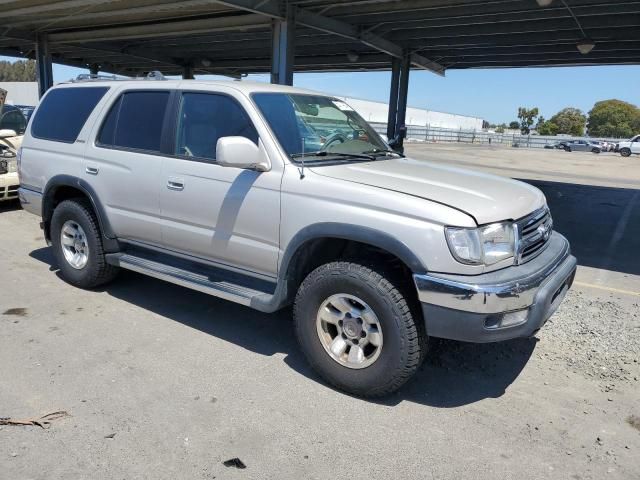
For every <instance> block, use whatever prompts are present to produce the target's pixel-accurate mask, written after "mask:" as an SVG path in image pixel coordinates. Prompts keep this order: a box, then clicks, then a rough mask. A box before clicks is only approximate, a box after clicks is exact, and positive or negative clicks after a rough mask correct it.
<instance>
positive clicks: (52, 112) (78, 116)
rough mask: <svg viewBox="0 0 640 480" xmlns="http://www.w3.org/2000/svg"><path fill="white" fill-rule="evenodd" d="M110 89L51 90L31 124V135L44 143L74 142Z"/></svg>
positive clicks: (78, 88) (77, 88)
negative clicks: (44, 141) (51, 141)
mask: <svg viewBox="0 0 640 480" xmlns="http://www.w3.org/2000/svg"><path fill="white" fill-rule="evenodd" d="M107 90H109V89H108V88H107V87H76V88H58V89H55V90H52V91H51V92H49V93H48V94H47V96H46V97H45V98H44V100H42V104H41V105H40V107H39V108H38V111H37V113H36V116H35V117H34V119H33V122H32V123H31V134H32V135H33V136H34V137H36V138H42V139H44V140H53V141H55V142H66V143H73V142H75V141H76V139H77V138H78V134H79V133H80V130H82V127H83V126H84V124H85V122H86V121H87V118H89V115H91V112H92V111H93V109H94V108H95V106H96V105H97V104H98V102H99V101H100V99H102V97H103V96H104V94H105V93H107Z"/></svg>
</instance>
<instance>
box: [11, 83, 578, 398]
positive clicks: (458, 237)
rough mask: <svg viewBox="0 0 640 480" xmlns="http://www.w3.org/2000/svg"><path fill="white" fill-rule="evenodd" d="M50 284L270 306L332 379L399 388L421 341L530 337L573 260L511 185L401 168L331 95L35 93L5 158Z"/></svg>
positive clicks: (257, 88) (232, 90) (528, 195)
mask: <svg viewBox="0 0 640 480" xmlns="http://www.w3.org/2000/svg"><path fill="white" fill-rule="evenodd" d="M18 168H19V173H20V179H21V187H20V190H19V196H20V199H21V202H22V205H23V207H24V208H25V209H26V210H28V211H29V212H32V213H34V214H36V215H39V216H40V217H42V222H41V226H42V228H43V229H44V232H45V238H46V239H47V243H48V244H49V245H51V247H52V248H53V252H54V255H55V257H56V259H57V262H58V265H59V268H60V271H61V273H62V275H63V277H64V279H65V280H67V281H68V282H69V283H70V284H72V285H75V286H78V287H81V288H93V287H96V286H98V285H101V284H104V283H106V282H109V281H111V280H113V279H114V277H115V276H116V274H117V272H118V270H119V269H120V268H124V269H129V270H133V271H136V272H140V273H143V274H145V275H150V276H152V277H156V278H159V279H162V280H166V281H168V282H173V283H175V284H178V285H182V286H185V287H188V288H192V289H195V290H199V291H201V292H204V293H207V294H210V295H214V296H217V297H220V298H223V299H226V300H230V301H233V302H237V303H240V304H242V305H246V306H248V307H251V308H254V309H257V310H260V311H263V312H273V311H275V310H278V309H281V308H283V307H285V306H288V305H291V304H293V315H294V319H295V322H294V323H295V330H296V333H297V337H298V340H299V343H300V346H301V348H302V350H303V352H304V354H305V355H306V357H307V359H308V360H309V362H310V364H311V365H312V366H313V367H314V368H315V369H316V370H317V372H318V373H319V374H320V375H321V376H322V377H323V378H324V379H326V380H327V381H328V382H330V383H331V384H332V385H334V386H337V387H338V388H340V389H343V390H345V391H348V392H351V393H354V394H357V395H362V396H369V397H373V396H381V395H385V394H388V393H390V392H392V391H394V390H396V389H398V388H399V387H400V386H401V385H402V384H403V383H405V381H407V380H408V379H409V378H410V377H411V376H412V375H413V374H414V373H415V372H416V370H417V369H418V367H419V365H420V362H421V360H422V359H423V358H424V355H425V353H426V348H427V342H426V340H427V336H432V337H443V338H449V339H455V340H463V341H469V342H494V341H498V340H506V339H511V338H515V337H527V336H531V335H533V334H534V333H536V332H537V331H538V329H539V328H540V327H541V326H542V325H543V324H544V323H545V321H546V320H547V319H548V318H549V317H550V316H551V315H552V314H553V313H554V311H555V310H556V308H557V307H558V305H559V304H560V302H561V301H562V299H563V297H564V295H565V294H566V292H567V290H568V289H569V288H570V286H571V283H572V281H573V277H574V273H575V270H576V260H575V258H574V257H573V256H572V255H571V254H570V251H569V243H568V242H567V240H566V239H565V238H564V237H563V236H562V235H560V234H558V233H556V232H554V231H553V229H552V220H551V215H550V213H549V209H548V208H547V205H546V201H545V197H544V195H543V194H542V193H541V192H540V191H539V190H537V189H536V188H534V187H531V186H529V185H527V184H524V183H520V182H517V181H513V180H510V179H505V178H501V177H496V176H491V175H486V174H482V173H477V172H472V171H466V170H462V169H458V168H452V167H447V166H444V165H440V164H435V163H430V162H426V161H417V160H413V159H411V158H406V157H404V156H402V155H400V154H398V153H396V152H395V151H393V150H390V148H389V145H388V144H387V143H385V142H384V141H383V140H382V139H381V137H380V136H379V135H378V134H377V133H376V132H375V131H374V130H373V129H372V127H371V126H369V125H368V124H367V123H366V122H365V121H364V120H363V119H362V118H361V117H360V116H359V115H358V114H357V113H356V112H355V111H353V109H352V108H350V107H349V106H348V105H347V104H346V103H344V102H342V101H340V100H338V99H336V98H332V97H329V96H325V95H321V94H318V93H314V92H309V91H304V90H300V89H297V88H292V87H286V86H275V85H269V84H262V83H260V84H258V83H249V82H235V81H230V82H200V81H194V80H189V81H173V80H164V81H144V80H138V81H104V80H95V79H93V80H88V81H83V82H72V83H67V84H62V85H59V86H56V87H55V88H53V89H51V90H49V91H48V93H47V94H46V96H45V97H44V98H43V100H42V102H41V103H40V106H39V107H38V108H37V110H36V112H35V114H34V117H33V119H32V121H31V123H30V126H29V128H28V131H27V133H26V136H25V138H24V143H23V146H22V149H21V151H20V155H19V162H18Z"/></svg>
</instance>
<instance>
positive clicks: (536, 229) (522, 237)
mask: <svg viewBox="0 0 640 480" xmlns="http://www.w3.org/2000/svg"><path fill="white" fill-rule="evenodd" d="M515 227H516V239H517V240H516V241H517V243H516V245H517V255H516V263H517V264H521V263H525V262H528V261H529V260H531V259H533V258H535V257H537V256H538V255H539V254H541V253H542V252H543V250H544V249H545V247H546V246H547V243H548V242H549V239H550V238H551V232H552V231H553V220H552V219H551V214H550V213H549V209H548V208H547V207H544V208H541V209H540V210H536V211H535V212H533V213H532V214H531V215H527V216H526V217H524V218H523V219H521V220H518V221H517V222H516V223H515Z"/></svg>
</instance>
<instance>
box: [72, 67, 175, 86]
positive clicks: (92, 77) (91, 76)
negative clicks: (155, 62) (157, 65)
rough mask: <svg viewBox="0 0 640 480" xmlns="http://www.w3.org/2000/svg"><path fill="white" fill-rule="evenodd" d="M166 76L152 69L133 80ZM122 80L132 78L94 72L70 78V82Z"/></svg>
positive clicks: (161, 78)
mask: <svg viewBox="0 0 640 480" xmlns="http://www.w3.org/2000/svg"><path fill="white" fill-rule="evenodd" d="M166 79H167V78H166V77H165V76H164V75H163V74H162V72H160V71H158V70H153V71H151V72H149V73H147V74H146V75H145V76H144V77H136V78H135V80H166ZM104 80H111V81H118V80H120V81H122V80H132V79H131V78H128V77H127V78H118V76H117V75H105V74H96V73H81V74H80V75H78V76H77V77H76V78H74V79H72V80H71V83H78V82H94V81H95V82H97V81H104Z"/></svg>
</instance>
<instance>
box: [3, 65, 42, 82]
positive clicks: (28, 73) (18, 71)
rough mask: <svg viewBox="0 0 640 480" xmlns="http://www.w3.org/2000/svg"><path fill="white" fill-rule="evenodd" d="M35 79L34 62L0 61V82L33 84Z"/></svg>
mask: <svg viewBox="0 0 640 480" xmlns="http://www.w3.org/2000/svg"><path fill="white" fill-rule="evenodd" d="M35 79H36V62H35V61H33V60H18V61H15V62H7V61H6V60H3V61H0V82H34V81H35Z"/></svg>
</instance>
